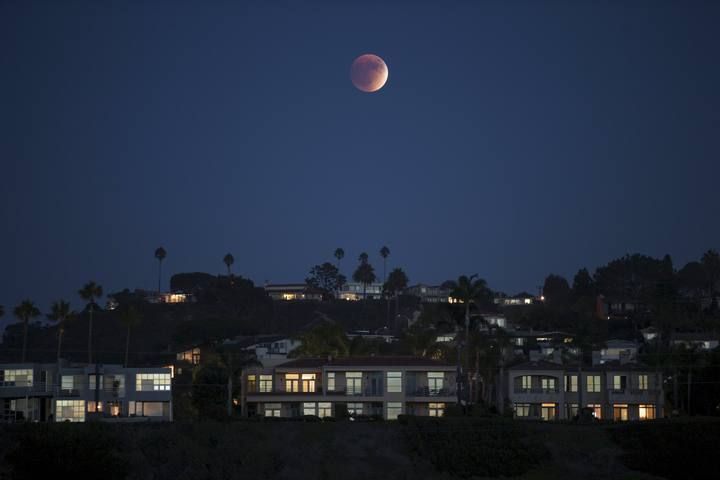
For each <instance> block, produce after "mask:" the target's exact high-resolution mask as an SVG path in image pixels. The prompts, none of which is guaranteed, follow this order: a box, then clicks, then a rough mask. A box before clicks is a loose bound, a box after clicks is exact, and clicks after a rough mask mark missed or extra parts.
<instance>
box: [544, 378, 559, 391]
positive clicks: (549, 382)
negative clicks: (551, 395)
mask: <svg viewBox="0 0 720 480" xmlns="http://www.w3.org/2000/svg"><path fill="white" fill-rule="evenodd" d="M540 386H541V387H542V390H543V392H554V391H555V379H554V378H552V377H543V378H541V379H540Z"/></svg>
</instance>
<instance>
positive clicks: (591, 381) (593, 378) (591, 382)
mask: <svg viewBox="0 0 720 480" xmlns="http://www.w3.org/2000/svg"><path fill="white" fill-rule="evenodd" d="M587 391H588V392H589V393H597V392H599V391H600V375H588V376H587Z"/></svg>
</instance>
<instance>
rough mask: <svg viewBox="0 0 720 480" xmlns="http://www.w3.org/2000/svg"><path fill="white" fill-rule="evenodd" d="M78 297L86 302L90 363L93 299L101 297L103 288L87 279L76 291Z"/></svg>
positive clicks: (90, 360)
mask: <svg viewBox="0 0 720 480" xmlns="http://www.w3.org/2000/svg"><path fill="white" fill-rule="evenodd" d="M78 294H79V295H80V298H82V299H83V300H85V301H86V302H87V310H88V317H89V321H88V363H92V327H93V313H94V311H95V299H97V298H100V297H102V294H103V289H102V287H101V286H100V285H98V284H97V283H95V282H94V281H89V282H88V283H86V284H85V285H84V286H83V288H81V289H80V290H79V291H78Z"/></svg>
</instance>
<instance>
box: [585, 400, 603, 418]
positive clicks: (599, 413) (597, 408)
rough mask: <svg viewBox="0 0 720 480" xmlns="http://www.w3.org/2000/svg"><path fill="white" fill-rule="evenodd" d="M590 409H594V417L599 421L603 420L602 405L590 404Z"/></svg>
mask: <svg viewBox="0 0 720 480" xmlns="http://www.w3.org/2000/svg"><path fill="white" fill-rule="evenodd" d="M588 408H592V411H593V417H595V418H597V419H598V420H601V419H602V405H600V404H599V403H588Z"/></svg>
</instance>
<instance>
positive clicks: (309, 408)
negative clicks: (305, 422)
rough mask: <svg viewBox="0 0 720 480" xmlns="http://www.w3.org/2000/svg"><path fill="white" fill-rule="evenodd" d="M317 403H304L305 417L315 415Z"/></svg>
mask: <svg viewBox="0 0 720 480" xmlns="http://www.w3.org/2000/svg"><path fill="white" fill-rule="evenodd" d="M315 414H316V410H315V402H306V403H303V415H315Z"/></svg>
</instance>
